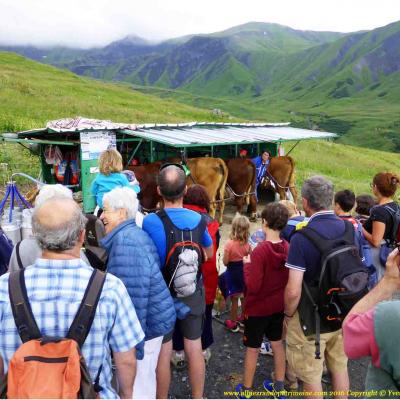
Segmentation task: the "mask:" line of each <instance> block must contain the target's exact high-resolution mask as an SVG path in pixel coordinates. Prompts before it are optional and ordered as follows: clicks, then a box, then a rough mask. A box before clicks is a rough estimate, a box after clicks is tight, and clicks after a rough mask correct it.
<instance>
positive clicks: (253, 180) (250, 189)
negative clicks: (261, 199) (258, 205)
mask: <svg viewBox="0 0 400 400" xmlns="http://www.w3.org/2000/svg"><path fill="white" fill-rule="evenodd" d="M250 163H251V165H254V164H253V163H252V162H251V161H250ZM252 171H253V176H252V177H251V181H250V185H249V187H248V188H247V190H246V192H248V193H253V192H255V191H256V176H257V170H256V168H255V167H254V168H252ZM250 196H254V195H252V194H248V195H247V196H246V205H249V204H250Z"/></svg>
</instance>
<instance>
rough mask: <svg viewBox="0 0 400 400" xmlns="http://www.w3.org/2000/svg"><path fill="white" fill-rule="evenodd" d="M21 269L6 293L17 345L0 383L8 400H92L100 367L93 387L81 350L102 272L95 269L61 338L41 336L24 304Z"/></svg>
mask: <svg viewBox="0 0 400 400" xmlns="http://www.w3.org/2000/svg"><path fill="white" fill-rule="evenodd" d="M24 271H25V270H23V269H20V270H18V271H14V272H11V273H10V278H9V295H10V302H11V307H12V312H13V316H14V320H15V324H16V326H17V330H18V333H19V335H20V337H21V340H22V345H21V346H20V347H19V348H18V350H17V351H16V352H15V353H14V355H13V357H12V359H11V360H10V364H9V368H8V373H7V375H6V377H5V379H4V381H3V382H2V383H1V385H0V393H1V397H2V398H5V397H6V396H7V398H9V399H21V398H26V399H29V398H37V399H44V398H46V399H50V398H52V399H76V398H85V399H86V398H91V399H93V398H96V397H97V393H98V392H99V391H100V390H101V387H100V386H99V384H98V381H99V378H100V373H101V367H100V369H99V371H98V374H97V377H96V379H95V381H94V383H93V381H92V379H91V377H90V374H89V371H88V368H87V365H86V363H85V360H84V358H83V356H82V354H81V351H80V349H81V348H82V346H83V343H84V342H85V339H86V337H87V335H88V333H89V331H90V327H91V325H92V323H93V319H94V316H95V313H96V308H97V303H98V301H99V298H100V294H101V290H102V288H103V284H104V280H105V276H106V274H105V273H103V272H101V271H98V270H94V271H93V274H92V276H91V278H90V280H89V284H88V286H87V289H86V291H85V294H84V296H83V299H82V302H81V305H80V306H79V309H78V311H77V313H76V316H75V318H74V320H73V322H72V324H71V327H70V328H69V331H68V334H67V337H66V338H59V337H45V336H42V334H41V333H40V330H39V328H38V326H37V324H36V321H35V318H34V316H33V314H32V309H31V306H30V304H29V300H28V296H27V292H26V287H25V279H24Z"/></svg>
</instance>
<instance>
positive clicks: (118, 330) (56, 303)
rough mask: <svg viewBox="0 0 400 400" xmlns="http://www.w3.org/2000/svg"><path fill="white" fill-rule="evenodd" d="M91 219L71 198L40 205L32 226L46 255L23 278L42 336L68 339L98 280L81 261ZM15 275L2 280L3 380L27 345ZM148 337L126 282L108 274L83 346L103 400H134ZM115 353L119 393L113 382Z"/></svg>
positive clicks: (0, 359) (0, 363)
mask: <svg viewBox="0 0 400 400" xmlns="http://www.w3.org/2000/svg"><path fill="white" fill-rule="evenodd" d="M60 210H62V212H60ZM86 221H87V220H86V217H85V216H84V215H83V214H82V211H81V209H80V208H79V206H78V205H77V204H76V203H75V202H74V201H73V200H71V199H68V198H65V197H64V198H60V197H52V198H51V199H49V200H47V201H45V202H44V203H42V204H41V205H40V206H38V205H36V207H35V211H34V213H33V217H32V227H33V230H34V233H35V237H36V240H37V242H38V243H39V246H40V248H41V250H42V254H41V257H40V258H38V259H37V260H36V262H35V263H34V265H32V266H29V267H27V268H25V269H22V270H21V272H20V274H21V275H20V280H21V286H23V285H22V284H24V285H25V287H26V294H27V300H28V302H29V305H30V309H31V310H32V314H33V317H34V319H35V321H36V324H37V326H38V328H39V330H40V334H41V335H42V337H44V336H48V337H61V338H63V337H66V336H67V333H68V331H69V329H70V326H71V324H72V321H73V320H74V317H75V315H76V314H77V312H78V309H79V308H80V305H81V302H82V299H83V297H84V294H85V292H86V290H87V288H88V286H89V282H90V280H91V279H92V276H93V268H92V267H90V266H88V265H87V264H85V263H84V262H83V261H82V260H81V259H80V248H81V246H82V243H83V240H84V237H85V225H86ZM18 272H19V271H18ZM18 272H12V273H11V274H16V273H18ZM9 276H10V273H7V274H5V275H3V276H1V277H0V337H1V340H0V376H4V375H3V373H7V371H8V367H9V363H10V360H11V358H12V357H13V355H14V353H15V352H16V350H17V349H18V348H19V347H20V346H21V338H20V334H21V335H22V333H24V332H25V330H24V331H19V330H18V329H17V327H16V323H15V321H14V317H13V311H12V307H11V304H10V298H9ZM28 330H29V328H28ZM28 334H29V335H31V334H30V333H29V332H28ZM143 338H144V333H143V330H142V329H141V327H140V324H139V321H138V318H137V316H136V312H135V309H134V307H133V304H132V302H131V300H130V298H129V295H128V293H127V291H126V288H125V286H124V284H123V283H122V282H121V280H120V279H118V278H117V277H115V276H113V275H111V274H106V276H105V279H104V285H103V288H102V290H101V294H100V298H99V301H98V304H97V307H96V312H95V315H94V318H93V322H92V324H91V328H90V330H89V333H88V335H87V337H86V340H84V344H83V345H82V347H81V351H82V355H83V357H84V358H85V361H86V364H87V366H88V370H89V373H90V377H91V381H92V382H95V381H97V382H98V385H97V391H98V393H99V396H100V397H101V398H107V399H108V398H118V396H120V397H122V398H124V399H130V398H132V387H133V384H134V379H135V373H136V357H135V346H136V345H137V344H138V343H140V342H141V341H142V340H143ZM111 352H112V353H113V358H114V362H115V366H116V378H117V382H118V393H117V392H116V390H115V389H114V388H113V387H112V384H111V381H112V367H111ZM97 377H98V379H97ZM27 390H29V388H28V389H27Z"/></svg>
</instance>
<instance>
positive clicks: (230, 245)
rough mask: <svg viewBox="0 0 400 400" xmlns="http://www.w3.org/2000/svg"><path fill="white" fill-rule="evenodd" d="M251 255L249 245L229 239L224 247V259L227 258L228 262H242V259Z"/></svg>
mask: <svg viewBox="0 0 400 400" xmlns="http://www.w3.org/2000/svg"><path fill="white" fill-rule="evenodd" d="M250 253H251V246H250V244H249V243H247V242H246V243H244V244H243V243H240V242H239V241H238V240H232V239H229V240H228V241H227V242H226V243H225V246H224V258H225V255H227V257H228V262H231V261H242V260H243V257H245V256H247V255H249V254H250Z"/></svg>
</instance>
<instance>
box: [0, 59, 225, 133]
mask: <svg viewBox="0 0 400 400" xmlns="http://www.w3.org/2000/svg"><path fill="white" fill-rule="evenodd" d="M209 110H211V109H209ZM209 110H200V109H198V108H194V107H191V106H187V105H183V104H180V103H177V102H174V101H171V100H160V99H159V98H157V97H153V96H148V95H147V96H145V95H143V94H142V93H139V92H137V91H134V90H132V88H131V86H130V85H129V84H114V83H104V82H100V81H95V80H93V79H90V78H83V77H80V76H77V75H75V74H73V73H71V72H68V71H64V70H59V69H57V68H54V67H51V66H46V65H43V64H39V63H36V62H33V61H29V60H27V59H25V58H23V57H21V56H18V55H15V54H11V53H1V52H0V132H4V131H20V130H24V129H31V128H38V127H42V126H44V125H45V123H46V122H47V121H49V120H53V119H59V118H64V117H74V116H76V115H82V116H85V117H89V118H100V119H111V120H113V121H118V122H127V123H142V122H154V121H159V122H183V121H205V120H214V121H218V120H220V117H218V116H214V115H213V114H212V113H211V111H209Z"/></svg>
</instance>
